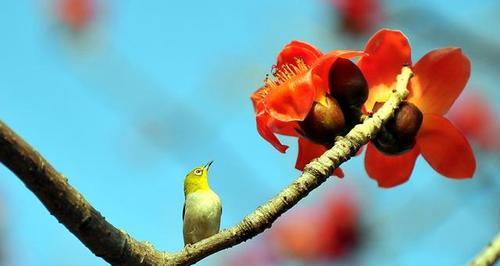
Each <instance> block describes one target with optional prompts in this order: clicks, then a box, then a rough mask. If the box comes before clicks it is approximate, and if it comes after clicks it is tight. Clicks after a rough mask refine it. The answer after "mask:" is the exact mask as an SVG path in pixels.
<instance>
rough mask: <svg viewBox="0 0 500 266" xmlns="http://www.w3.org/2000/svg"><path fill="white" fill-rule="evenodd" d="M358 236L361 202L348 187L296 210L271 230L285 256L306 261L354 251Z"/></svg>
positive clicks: (270, 235) (273, 238)
mask: <svg viewBox="0 0 500 266" xmlns="http://www.w3.org/2000/svg"><path fill="white" fill-rule="evenodd" d="M358 237H359V210H358V204H357V202H356V201H355V199H354V196H353V195H352V194H351V193H348V191H343V192H342V193H340V194H338V195H334V196H328V197H325V198H322V199H321V200H320V202H318V203H317V204H316V205H315V206H314V207H308V208H299V209H297V210H295V211H293V212H292V213H291V214H289V215H286V217H284V218H283V219H280V220H278V222H277V223H276V225H274V226H273V228H272V229H271V230H270V232H269V238H270V241H271V243H272V245H273V246H275V247H276V248H277V250H278V252H279V253H280V254H281V256H284V257H288V258H290V257H292V258H296V259H299V260H302V261H318V260H331V259H336V258H341V257H343V256H345V255H348V254H349V253H350V252H352V251H353V249H354V248H355V247H356V244H357V242H358Z"/></svg>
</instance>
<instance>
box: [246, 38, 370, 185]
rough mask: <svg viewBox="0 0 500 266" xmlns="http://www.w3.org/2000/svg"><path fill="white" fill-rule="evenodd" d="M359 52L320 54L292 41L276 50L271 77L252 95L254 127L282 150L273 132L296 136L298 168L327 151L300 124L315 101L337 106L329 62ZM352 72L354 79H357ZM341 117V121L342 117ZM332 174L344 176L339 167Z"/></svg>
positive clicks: (284, 148) (312, 48)
mask: <svg viewBox="0 0 500 266" xmlns="http://www.w3.org/2000/svg"><path fill="white" fill-rule="evenodd" d="M361 54H362V53H361V52H357V51H346V50H339V51H333V52H330V53H327V54H323V53H321V52H320V51H319V50H318V49H316V48H315V47H314V46H312V45H310V44H307V43H304V42H300V41H293V42H291V43H290V44H288V45H287V46H285V48H283V50H282V51H281V52H280V53H279V55H278V58H277V64H276V66H275V73H274V74H273V76H274V78H270V79H269V78H268V79H266V82H265V85H264V86H263V87H262V88H260V89H258V90H257V91H256V92H254V93H253V94H252V96H251V100H252V102H253V106H254V109H255V115H256V120H257V130H258V132H259V134H260V135H261V136H262V137H263V138H264V139H265V140H267V141H268V142H269V143H271V144H272V145H273V146H274V147H275V148H276V149H277V150H278V151H280V152H282V153H284V152H285V151H286V149H287V148H288V146H286V145H283V144H281V142H280V141H279V140H278V138H277V137H276V135H275V133H277V134H281V135H286V136H294V137H298V138H299V140H298V141H299V154H298V158H297V162H296V165H295V167H296V168H297V169H299V170H303V168H304V166H305V165H306V164H307V163H309V162H310V161H311V160H312V159H314V158H316V157H319V156H320V155H321V154H323V153H324V152H325V151H326V150H327V148H326V147H325V146H324V145H322V144H317V143H314V142H312V141H311V140H309V139H306V138H305V137H304V134H302V133H304V132H303V131H305V130H304V127H301V123H305V122H307V117H308V114H310V111H311V109H313V107H314V106H315V104H321V105H322V106H327V105H329V103H330V104H332V105H335V104H337V105H338V103H337V102H336V101H335V100H332V99H333V98H332V97H330V96H329V95H330V85H329V79H328V76H329V74H330V69H331V68H332V65H333V64H334V63H335V62H336V61H337V59H339V58H351V57H354V56H359V55H361ZM353 65H354V64H353ZM354 67H355V66H354ZM355 75H356V74H353V78H357V76H355ZM359 75H361V72H359ZM338 108H339V107H337V109H338ZM319 109H321V108H319ZM340 113H341V112H340ZM328 119H330V117H329V118H328ZM341 119H342V122H343V119H344V118H343V117H341ZM305 135H307V134H305ZM332 139H333V136H332ZM334 174H335V175H337V176H343V173H342V171H341V170H340V169H336V170H335V173H334Z"/></svg>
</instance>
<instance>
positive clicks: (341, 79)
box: [328, 57, 368, 107]
mask: <svg viewBox="0 0 500 266" xmlns="http://www.w3.org/2000/svg"><path fill="white" fill-rule="evenodd" d="M328 83H329V86H330V95H332V96H333V97H334V98H335V99H337V101H339V103H340V105H342V106H343V107H349V106H357V107H360V106H361V105H363V103H364V102H365V101H366V99H367V98H368V83H367V82H366V79H365V77H364V76H363V73H362V72H361V70H360V69H359V68H358V66H356V64H354V63H353V62H352V61H351V60H349V59H345V58H341V57H339V58H337V60H335V63H333V65H332V67H331V68H330V73H329V77H328Z"/></svg>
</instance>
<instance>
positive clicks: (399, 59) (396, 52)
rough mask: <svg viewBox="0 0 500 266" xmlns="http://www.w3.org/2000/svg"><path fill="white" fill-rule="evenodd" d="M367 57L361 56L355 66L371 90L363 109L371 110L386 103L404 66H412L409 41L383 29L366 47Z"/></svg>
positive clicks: (394, 32) (400, 34) (401, 35)
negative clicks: (358, 68)
mask: <svg viewBox="0 0 500 266" xmlns="http://www.w3.org/2000/svg"><path fill="white" fill-rule="evenodd" d="M365 53H367V55H365V56H363V57H361V59H360V60H359V62H358V66H359V67H360V69H361V71H362V72H363V74H364V75H365V78H366V80H367V82H368V86H369V88H370V93H369V95H368V100H367V101H366V103H365V108H366V109H367V110H368V111H371V110H372V107H373V104H374V103H375V102H377V101H379V102H385V101H386V100H387V99H385V98H386V97H388V95H389V93H390V91H391V86H392V85H393V84H394V83H395V82H396V76H397V75H398V74H399V72H401V68H402V67H403V66H404V65H411V48H410V44H409V43H408V39H407V38H406V36H404V35H403V33H401V32H400V31H396V30H389V29H383V30H380V31H378V32H377V33H375V34H374V35H373V36H372V37H371V38H370V40H369V41H368V43H367V44H366V47H365Z"/></svg>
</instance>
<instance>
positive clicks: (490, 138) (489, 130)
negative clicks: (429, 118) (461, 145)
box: [447, 93, 500, 151]
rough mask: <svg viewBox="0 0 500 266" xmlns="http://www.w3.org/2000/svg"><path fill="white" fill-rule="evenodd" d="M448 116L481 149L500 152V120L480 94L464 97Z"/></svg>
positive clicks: (470, 94)
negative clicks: (499, 139) (499, 138)
mask: <svg viewBox="0 0 500 266" xmlns="http://www.w3.org/2000/svg"><path fill="white" fill-rule="evenodd" d="M447 116H448V117H449V119H450V121H452V122H453V123H454V124H455V126H456V127H457V128H459V129H460V130H461V131H462V132H463V133H464V134H465V135H466V136H467V137H468V138H469V140H471V141H473V142H474V143H475V144H476V145H477V146H478V147H479V148H481V149H483V150H487V151H498V150H500V143H499V142H498V136H499V135H500V124H499V123H498V121H499V120H498V118H497V117H496V115H495V113H494V111H493V109H492V107H491V104H490V103H488V101H487V100H486V99H484V98H483V97H482V96H481V95H480V94H478V93H468V94H465V95H462V96H461V97H460V98H458V100H457V103H456V104H455V105H454V106H453V107H452V108H451V109H450V111H449V112H448V114H447Z"/></svg>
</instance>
